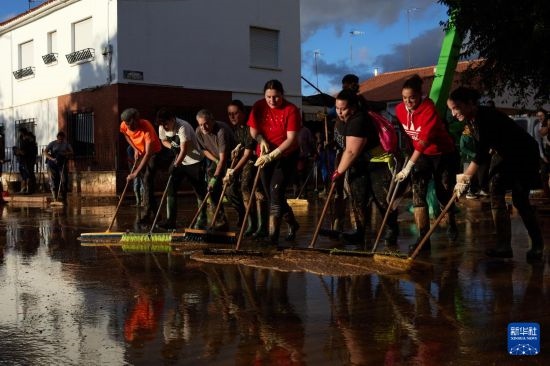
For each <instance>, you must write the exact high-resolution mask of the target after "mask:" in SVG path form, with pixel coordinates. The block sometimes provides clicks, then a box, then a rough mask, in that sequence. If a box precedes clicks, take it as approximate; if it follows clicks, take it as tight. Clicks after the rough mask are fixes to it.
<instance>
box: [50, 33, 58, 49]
mask: <svg viewBox="0 0 550 366" xmlns="http://www.w3.org/2000/svg"><path fill="white" fill-rule="evenodd" d="M48 53H57V31H53V32H49V33H48Z"/></svg>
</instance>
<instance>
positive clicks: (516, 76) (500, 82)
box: [439, 0, 550, 104]
mask: <svg viewBox="0 0 550 366" xmlns="http://www.w3.org/2000/svg"><path fill="white" fill-rule="evenodd" d="M439 3H441V4H444V5H446V6H447V7H448V8H449V10H448V14H449V19H450V20H449V21H448V22H446V23H445V24H444V25H445V26H446V27H448V26H450V22H451V21H452V22H453V23H454V26H455V27H456V29H457V31H458V32H460V34H461V35H462V37H463V38H462V39H463V40H464V42H463V49H462V51H461V57H464V58H467V59H471V58H474V57H478V58H479V59H481V60H482V62H481V63H480V64H478V63H476V64H475V65H477V66H476V67H473V68H470V69H469V70H468V71H467V72H466V73H465V77H466V78H467V79H468V80H470V81H471V80H474V79H478V80H481V83H482V85H483V87H484V89H485V90H488V91H491V92H490V93H489V94H490V96H494V95H503V94H504V91H505V90H507V91H508V93H510V94H511V95H512V97H514V100H513V102H514V103H515V104H521V103H522V101H523V100H525V98H526V97H531V98H533V99H534V100H535V101H536V102H537V103H538V104H542V103H544V102H548V97H549V88H550V66H549V65H550V2H549V1H548V0H519V1H509V0H493V1H479V0H439Z"/></svg>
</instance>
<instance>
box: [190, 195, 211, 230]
mask: <svg viewBox="0 0 550 366" xmlns="http://www.w3.org/2000/svg"><path fill="white" fill-rule="evenodd" d="M201 204H202V200H200V199H198V200H197V207H200V205H201ZM207 225H208V215H207V212H206V207H203V208H202V210H201V212H200V214H199V217H198V218H197V221H196V222H195V225H193V229H201V230H202V229H206V226H207Z"/></svg>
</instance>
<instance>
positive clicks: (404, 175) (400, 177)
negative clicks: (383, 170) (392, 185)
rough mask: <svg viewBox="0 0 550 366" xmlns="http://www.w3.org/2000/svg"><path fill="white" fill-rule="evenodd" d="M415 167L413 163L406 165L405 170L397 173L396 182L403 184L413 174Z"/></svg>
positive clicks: (408, 162) (409, 162)
mask: <svg viewBox="0 0 550 366" xmlns="http://www.w3.org/2000/svg"><path fill="white" fill-rule="evenodd" d="M413 166H414V162H412V161H410V160H409V161H407V164H405V166H404V167H403V169H401V171H400V172H399V173H397V174H396V175H395V179H394V180H395V181H396V182H402V181H404V180H405V179H407V177H408V176H409V174H411V170H412V168H413Z"/></svg>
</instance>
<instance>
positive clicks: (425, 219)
mask: <svg viewBox="0 0 550 366" xmlns="http://www.w3.org/2000/svg"><path fill="white" fill-rule="evenodd" d="M414 222H415V223H416V227H417V229H418V234H419V238H418V239H417V240H416V242H415V243H414V244H411V245H409V251H410V252H413V251H414V250H416V247H417V246H418V244H420V241H421V240H422V239H423V238H424V236H426V234H427V233H428V231H430V216H429V213H428V207H415V208H414ZM431 247H432V243H431V241H430V239H428V240H427V241H426V243H424V245H423V246H422V249H421V251H422V252H428V251H430V250H431Z"/></svg>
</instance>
